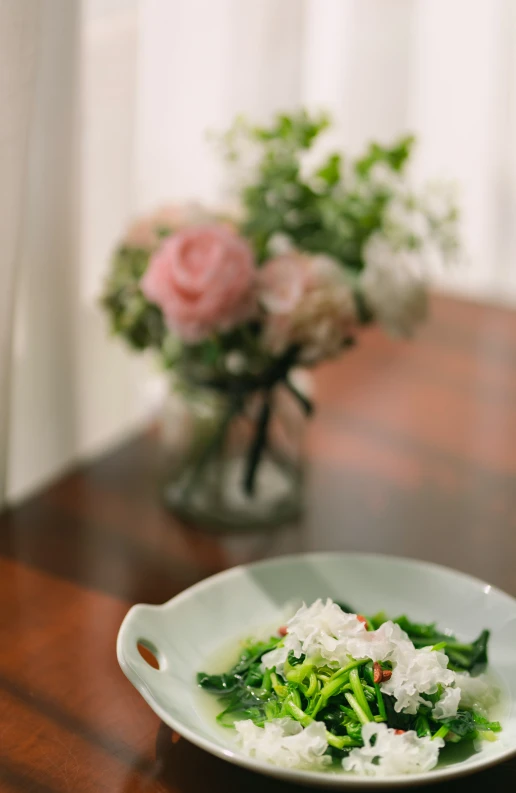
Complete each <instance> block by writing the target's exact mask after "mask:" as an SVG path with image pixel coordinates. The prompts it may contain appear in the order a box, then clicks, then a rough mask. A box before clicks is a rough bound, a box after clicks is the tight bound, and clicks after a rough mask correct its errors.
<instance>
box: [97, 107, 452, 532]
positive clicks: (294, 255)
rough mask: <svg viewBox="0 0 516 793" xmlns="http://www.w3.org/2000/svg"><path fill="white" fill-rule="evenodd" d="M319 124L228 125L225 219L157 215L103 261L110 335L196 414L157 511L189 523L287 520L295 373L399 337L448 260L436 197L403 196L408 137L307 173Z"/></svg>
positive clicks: (307, 120)
mask: <svg viewBox="0 0 516 793" xmlns="http://www.w3.org/2000/svg"><path fill="white" fill-rule="evenodd" d="M327 126H328V120H327V119H326V118H325V117H312V116H310V115H308V114H307V113H306V112H300V113H297V114H294V115H280V116H278V117H277V118H276V119H275V120H274V121H273V123H272V124H271V125H270V126H267V127H251V126H249V125H247V124H245V123H244V122H242V121H239V122H237V123H236V124H235V126H234V127H233V128H232V129H231V130H230V132H229V133H228V134H227V135H226V136H225V138H224V139H223V144H224V147H225V153H226V156H227V158H228V161H229V162H230V163H231V164H232V166H233V167H235V164H236V165H238V164H240V166H242V164H243V165H244V166H245V165H246V164H247V165H248V167H247V170H246V169H245V168H244V170H243V172H244V174H245V176H244V177H243V178H242V177H240V183H239V186H238V189H237V195H238V199H239V201H238V213H237V214H229V213H224V212H211V211H208V210H206V209H204V208H202V207H200V206H186V207H176V206H170V207H164V208H162V209H161V210H159V211H157V212H155V213H154V214H151V215H149V216H147V217H144V218H142V219H141V220H139V221H137V222H136V223H134V224H133V225H132V226H131V227H130V228H129V229H128V231H127V233H126V234H125V237H124V239H123V240H122V242H121V244H120V245H119V247H118V248H117V250H116V251H115V254H114V257H113V261H112V265H111V270H110V273H109V276H108V279H107V282H106V286H105V290H104V294H103V298H102V302H103V305H104V307H105V308H106V309H107V311H108V312H109V314H110V317H111V322H112V328H113V330H114V332H115V333H118V334H120V335H122V336H123V337H124V338H125V339H126V340H127V341H128V342H129V343H130V344H131V345H132V346H133V347H135V348H137V349H139V350H143V349H147V348H151V349H154V350H155V351H157V352H158V354H159V356H160V358H161V361H162V364H163V366H164V368H165V369H169V370H174V372H175V375H176V382H177V381H178V380H179V382H180V383H181V387H182V390H183V394H184V396H185V399H186V400H187V403H188V405H189V408H190V410H191V413H192V415H194V417H195V419H196V420H195V421H194V422H193V424H192V427H191V433H190V436H191V442H190V443H189V444H188V447H187V448H184V449H183V452H182V454H181V455H180V458H181V459H179V460H177V461H176V465H175V469H174V472H173V475H172V477H171V479H170V481H168V482H167V486H166V489H165V494H166V500H167V503H168V504H169V505H170V506H171V507H172V508H173V509H175V510H176V511H177V512H179V513H180V514H182V515H183V516H185V517H187V518H191V519H192V520H195V521H197V522H200V523H203V524H205V525H219V526H239V527H242V526H249V525H254V526H257V525H263V524H268V523H277V522H282V521H285V520H288V519H291V518H293V517H294V516H296V515H297V514H298V513H299V511H300V508H301V502H302V499H301V497H300V493H301V471H302V465H301V461H302V455H300V452H299V437H295V436H299V426H300V425H299V422H296V421H291V420H289V417H290V418H291V416H292V410H291V409H287V408H286V405H285V400H286V399H288V398H290V399H291V400H292V401H293V402H295V403H297V405H298V406H299V409H300V410H301V411H302V412H304V413H305V414H307V415H308V414H310V413H311V412H312V404H311V402H310V400H309V399H308V398H307V396H306V394H305V393H304V391H303V390H302V389H301V388H299V387H298V385H297V384H296V380H295V377H293V372H294V370H295V368H296V367H300V366H313V365H314V364H317V363H319V362H320V361H323V360H325V359H328V358H334V357H336V356H338V355H340V354H341V353H342V352H343V351H344V350H346V349H348V348H349V347H351V346H352V345H353V344H354V343H355V341H356V338H357V333H358V330H359V328H360V326H361V325H364V324H367V323H371V322H373V321H378V322H379V323H380V324H382V325H383V326H384V327H385V328H386V329H387V330H388V331H390V332H392V333H395V334H401V335H404V336H406V335H409V334H411V332H412V331H413V329H414V327H415V326H416V324H417V323H418V322H420V321H421V320H423V319H424V317H425V315H426V310H427V285H426V283H427V277H428V274H429V273H430V272H431V270H432V269H433V268H435V267H436V266H439V264H440V263H441V262H442V261H443V260H446V259H449V258H450V257H453V255H454V254H455V252H456V250H457V215H458V213H457V209H456V206H455V203H454V200H453V196H452V195H451V194H450V192H449V190H448V188H445V187H443V186H442V185H434V186H432V185H430V186H428V187H427V188H425V189H424V190H423V191H422V192H414V190H413V188H412V187H411V185H410V183H409V181H408V179H407V177H406V175H405V171H406V165H407V162H408V160H409V157H410V153H411V150H412V145H413V139H412V138H404V139H402V140H400V141H398V142H396V143H395V144H394V145H392V146H389V147H384V146H380V145H378V144H376V143H374V144H372V145H371V146H369V148H368V149H367V151H366V152H365V154H364V155H363V156H361V157H359V158H356V159H353V160H351V159H346V158H344V157H343V156H342V155H341V154H339V153H332V154H330V155H327V156H325V157H324V158H323V161H322V162H319V163H318V164H317V165H316V166H313V167H310V165H309V162H310V158H313V151H311V150H313V147H314V144H315V143H316V141H317V139H318V137H319V136H320V135H321V133H323V131H324V130H325V128H326V127H327ZM249 160H252V164H251V165H250V166H249ZM240 170H242V168H240ZM292 436H294V437H292Z"/></svg>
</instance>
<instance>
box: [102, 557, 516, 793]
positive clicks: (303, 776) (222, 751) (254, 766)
mask: <svg viewBox="0 0 516 793" xmlns="http://www.w3.org/2000/svg"><path fill="white" fill-rule="evenodd" d="M339 557H340V558H347V559H349V558H354V559H358V558H362V559H368V560H373V559H374V560H376V561H381V560H388V561H389V562H394V563H402V564H407V565H409V566H416V567H422V568H431V569H434V570H435V571H436V572H441V573H446V574H448V575H449V574H452V575H453V576H454V577H459V578H461V579H462V580H464V581H468V582H469V583H471V584H474V585H475V586H479V587H481V588H484V589H485V588H486V587H489V592H493V594H496V595H497V596H499V597H502V598H503V599H504V600H507V601H508V602H509V603H510V604H511V605H513V607H514V608H515V609H516V598H515V597H513V596H512V595H510V594H509V593H508V592H505V591H504V590H502V589H500V588H499V587H497V586H495V585H493V584H489V583H488V582H487V581H484V580H483V579H481V578H477V577H476V576H473V575H470V574H469V573H465V572H463V571H461V570H455V569H454V568H451V567H447V566H446V565H442V564H439V563H436V562H430V561H425V560H423V559H417V558H413V557H409V556H398V555H394V554H384V553H368V552H362V551H308V552H305V553H291V554H280V555H277V556H274V557H271V558H270V559H267V558H266V559H260V560H257V561H254V562H250V563H248V564H239V565H235V566H233V567H229V568H227V569H226V570H221V571H220V572H218V573H214V574H213V575H211V576H208V577H207V578H204V579H202V580H201V581H197V582H196V583H195V584H192V585H191V586H189V587H187V588H186V589H184V590H183V591H181V592H179V593H178V594H177V595H174V596H173V597H172V598H170V599H169V600H167V601H165V602H164V603H161V604H145V603H138V604H135V605H133V606H131V608H130V609H129V611H128V612H127V614H126V615H125V617H124V619H123V621H122V624H121V626H120V629H119V632H118V636H117V643H116V651H117V659H118V663H119V665H120V668H121V669H122V671H123V673H124V674H125V676H126V677H127V678H128V680H129V681H130V682H131V683H132V685H133V686H134V687H135V688H136V690H137V691H138V692H139V693H140V694H141V696H142V697H143V699H144V700H145V701H146V702H147V704H148V705H149V707H150V708H151V709H152V710H153V711H154V713H155V714H156V715H157V716H159V718H160V719H161V720H162V721H163V722H164V723H165V724H167V725H168V726H169V727H171V728H172V729H174V730H176V731H177V732H178V733H179V734H180V735H181V736H183V737H184V738H186V739H187V740H188V741H190V742H191V743H193V744H194V745H195V746H197V747H199V748H200V749H203V750H204V751H207V752H208V753H210V754H212V755H214V756H215V757H218V758H220V759H222V760H227V761H229V762H231V763H233V764H235V765H238V766H240V767H242V768H246V769H248V770H250V771H254V772H256V773H260V774H266V775H267V776H273V777H276V778H278V779H282V780H284V781H290V782H295V783H298V784H301V785H306V786H308V785H317V786H319V787H326V788H345V787H349V788H351V787H361V788H363V789H366V788H369V789H372V788H380V787H383V788H394V787H398V788H399V787H400V786H409V785H412V786H416V785H417V786H418V785H425V784H431V783H432V782H435V783H438V782H442V781H444V780H446V779H453V778H459V777H464V776H469V775H470V774H473V773H475V772H477V771H481V770H484V769H488V768H492V767H493V766H495V765H499V764H500V763H503V762H505V761H507V760H509V759H510V758H511V757H514V756H515V755H516V742H515V744H514V746H513V747H512V748H511V747H508V748H507V749H506V750H504V751H503V752H502V753H501V754H499V755H497V756H496V757H491V758H486V759H484V760H482V759H481V758H480V757H479V758H478V761H477V762H473V763H471V764H467V765H465V766H462V765H450V766H445V767H444V768H440V769H439V768H438V769H433V770H431V771H426V772H424V773H422V774H399V775H396V776H389V777H361V776H355V775H351V774H349V775H347V774H338V773H335V774H329V773H328V772H325V771H307V770H302V769H294V768H292V769H291V768H284V767H282V766H275V765H273V764H271V763H267V762H266V761H260V760H256V759H255V758H253V757H247V756H246V755H243V754H240V753H238V752H234V751H232V750H231V749H230V748H223V747H221V746H218V745H217V744H216V743H215V742H213V741H211V740H210V739H207V738H204V737H203V736H201V735H199V734H198V733H196V732H195V731H194V730H192V729H190V727H188V726H187V725H185V724H184V723H183V722H182V721H181V720H180V719H178V718H176V717H175V716H174V715H173V714H171V713H170V711H168V710H166V709H165V708H163V707H162V706H161V705H160V704H159V702H157V701H156V700H155V699H154V697H153V695H152V693H151V691H150V690H149V688H148V687H147V684H146V683H145V682H144V681H143V679H142V678H140V677H139V675H138V674H137V673H136V672H135V671H134V670H133V669H132V668H131V667H130V665H129V664H128V663H127V661H126V658H125V654H124V644H125V639H126V633H127V628H128V625H129V624H130V621H131V615H132V614H133V613H134V611H135V610H137V609H140V608H141V607H144V608H147V609H152V610H159V611H166V610H167V609H169V608H170V607H171V606H172V605H173V606H176V605H179V604H180V603H181V602H183V601H185V600H189V599H191V598H192V597H195V595H196V593H198V592H200V591H202V590H204V589H206V588H209V587H210V586H212V585H213V583H214V581H218V580H220V579H222V578H231V577H233V576H234V575H236V574H238V573H240V572H242V571H244V570H248V569H253V568H256V567H262V566H273V565H275V564H280V563H282V562H283V563H284V562H289V561H296V560H305V561H306V560H310V559H312V560H313V559H318V560H323V559H324V558H327V559H330V558H331V559H332V560H335V559H336V558H339ZM153 671H156V670H153ZM158 674H159V672H158ZM513 704H514V702H513V703H511V705H513ZM511 711H512V707H511Z"/></svg>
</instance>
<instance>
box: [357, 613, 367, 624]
mask: <svg viewBox="0 0 516 793" xmlns="http://www.w3.org/2000/svg"><path fill="white" fill-rule="evenodd" d="M357 620H358V621H359V622H363V623H364V625H366V626H367V620H366V618H365V617H364V615H363V614H357Z"/></svg>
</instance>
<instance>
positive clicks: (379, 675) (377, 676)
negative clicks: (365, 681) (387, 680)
mask: <svg viewBox="0 0 516 793" xmlns="http://www.w3.org/2000/svg"><path fill="white" fill-rule="evenodd" d="M382 680H383V671H382V667H381V666H380V664H379V663H378V661H375V662H374V664H373V681H374V682H375V683H381V682H382Z"/></svg>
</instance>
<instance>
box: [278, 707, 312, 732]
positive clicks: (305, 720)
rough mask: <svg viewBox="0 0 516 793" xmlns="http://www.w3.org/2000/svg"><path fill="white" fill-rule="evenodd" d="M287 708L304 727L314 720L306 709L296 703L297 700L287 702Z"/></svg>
mask: <svg viewBox="0 0 516 793" xmlns="http://www.w3.org/2000/svg"><path fill="white" fill-rule="evenodd" d="M285 709H286V710H287V711H288V713H289V714H290V715H291V716H292V718H293V719H295V720H296V721H298V722H299V723H300V724H301V725H302V726H303V727H308V725H309V724H311V723H312V722H313V718H312V717H311V716H309V715H308V714H307V713H305V712H304V710H301V708H300V707H298V706H297V705H296V703H295V702H291V701H289V702H286V703H285Z"/></svg>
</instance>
